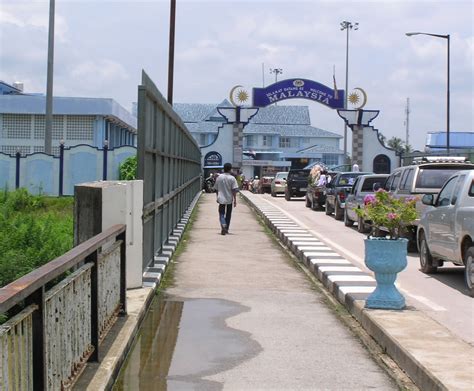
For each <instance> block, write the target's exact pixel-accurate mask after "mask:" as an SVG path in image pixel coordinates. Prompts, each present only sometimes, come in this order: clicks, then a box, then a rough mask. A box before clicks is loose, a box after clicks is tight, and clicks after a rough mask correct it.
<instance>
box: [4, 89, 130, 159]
mask: <svg viewBox="0 0 474 391" xmlns="http://www.w3.org/2000/svg"><path fill="white" fill-rule="evenodd" d="M45 111H46V97H45V96H44V95H41V94H27V93H24V92H23V91H22V85H21V83H18V84H15V85H9V84H7V83H5V82H1V81H0V152H3V153H6V154H10V155H15V154H16V152H17V151H19V152H20V153H21V154H22V155H26V154H31V153H35V152H43V151H44V129H45ZM136 139H137V119H136V117H135V116H133V115H132V114H130V113H129V112H128V111H127V110H126V109H125V108H123V107H122V106H121V105H119V104H118V103H117V102H116V101H114V100H113V99H107V98H76V97H54V98H53V129H52V151H53V154H54V155H58V154H59V145H60V142H64V145H65V146H66V147H71V146H74V145H79V144H87V145H92V146H95V147H98V148H102V147H103V145H104V141H105V140H107V142H108V146H109V148H114V147H118V146H123V145H131V146H136V141H137V140H136Z"/></svg>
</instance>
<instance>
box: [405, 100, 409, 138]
mask: <svg viewBox="0 0 474 391" xmlns="http://www.w3.org/2000/svg"><path fill="white" fill-rule="evenodd" d="M405 114H406V119H405V126H406V138H405V145H406V146H407V147H408V145H409V141H410V98H407V107H406V108H405Z"/></svg>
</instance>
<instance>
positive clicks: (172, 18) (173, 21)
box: [168, 0, 176, 105]
mask: <svg viewBox="0 0 474 391" xmlns="http://www.w3.org/2000/svg"><path fill="white" fill-rule="evenodd" d="M175 26H176V0H171V5H170V46H169V56H168V103H169V104H170V105H173V74H174V72H173V71H174V31H175Z"/></svg>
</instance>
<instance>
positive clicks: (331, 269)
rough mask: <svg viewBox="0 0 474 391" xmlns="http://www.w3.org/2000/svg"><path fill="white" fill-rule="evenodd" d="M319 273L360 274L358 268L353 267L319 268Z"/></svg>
mask: <svg viewBox="0 0 474 391" xmlns="http://www.w3.org/2000/svg"><path fill="white" fill-rule="evenodd" d="M318 270H319V271H320V272H323V273H324V272H361V271H362V270H360V269H359V268H358V267H355V266H319V267H318Z"/></svg>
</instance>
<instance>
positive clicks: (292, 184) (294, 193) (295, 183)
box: [285, 168, 310, 201]
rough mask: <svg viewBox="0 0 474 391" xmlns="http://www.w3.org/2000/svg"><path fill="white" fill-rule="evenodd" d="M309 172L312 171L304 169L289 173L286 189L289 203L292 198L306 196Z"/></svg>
mask: <svg viewBox="0 0 474 391" xmlns="http://www.w3.org/2000/svg"><path fill="white" fill-rule="evenodd" d="M309 172H310V170H308V169H304V168H300V169H291V170H290V171H288V177H287V179H286V188H285V199H286V200H287V201H290V200H291V198H292V197H303V196H304V195H305V194H306V190H307V187H308V175H309Z"/></svg>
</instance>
